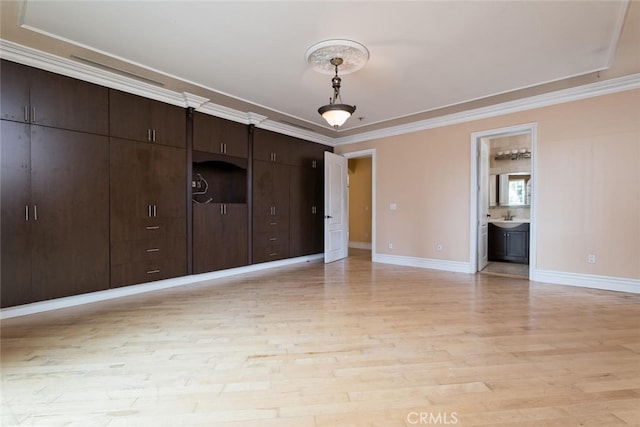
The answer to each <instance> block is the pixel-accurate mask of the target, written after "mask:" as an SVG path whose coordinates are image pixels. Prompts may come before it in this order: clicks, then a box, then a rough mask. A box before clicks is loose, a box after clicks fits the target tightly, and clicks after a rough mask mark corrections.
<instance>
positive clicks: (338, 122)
mask: <svg viewBox="0 0 640 427" xmlns="http://www.w3.org/2000/svg"><path fill="white" fill-rule="evenodd" d="M330 62H331V65H333V66H334V67H336V75H335V76H334V77H333V78H332V79H331V86H333V98H329V103H328V104H327V105H323V106H322V107H320V108H318V113H320V115H321V116H322V117H323V118H324V119H325V120H326V121H327V123H329V125H331V126H333V127H334V128H335V129H338V128H339V127H340V126H342V125H343V124H344V122H346V121H347V119H348V118H349V117H351V115H352V114H353V112H354V111H356V106H355V105H348V104H343V103H342V98H341V97H340V82H341V81H342V79H341V78H340V77H338V66H340V65H342V62H343V61H342V58H331V61H330ZM338 101H340V102H338Z"/></svg>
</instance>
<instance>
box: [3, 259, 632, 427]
mask: <svg viewBox="0 0 640 427" xmlns="http://www.w3.org/2000/svg"><path fill="white" fill-rule="evenodd" d="M353 252H357V253H358V255H357V256H350V257H349V258H348V259H347V260H343V261H338V262H335V263H332V264H329V265H326V266H325V265H324V264H322V263H320V262H310V263H305V264H301V265H296V266H288V267H283V268H279V269H276V270H271V271H263V272H257V273H250V274H246V275H242V276H237V277H234V278H227V279H220V280H215V281H211V282H207V283H201V284H196V285H191V286H186V287H181V288H172V289H167V290H164V291H157V292H153V293H147V294H140V295H135V296H131V297H125V298H121V299H118V300H111V301H105V302H100V303H95V304H90V305H86V306H82V307H74V308H68V309H63V310H57V311H53V312H48V313H41V314H36V315H31V316H25V317H19V318H13V319H8V320H5V321H3V322H2V342H1V344H2V349H1V356H2V359H1V368H2V389H1V391H2V418H1V419H0V422H1V424H2V425H3V426H12V425H25V426H31V425H35V426H50V425H75V426H83V427H86V426H109V427H112V426H220V427H231V426H234V427H238V426H243V427H244V426H251V427H256V426H258V427H261V426H262V427H273V426H278V427H307V426H313V427H321V426H323V427H324V426H331V427H337V426H343V427H346V426H358V427H360V426H362V427H364V426H367V427H369V426H384V427H394V426H403V427H407V426H421V425H422V426H423V425H460V426H518V427H522V426H525V427H526V426H562V427H565V426H598V427H601V426H628V425H640V295H632V294H625V293H616V292H608V291H597V290H590V289H582V288H572V287H563V286H555V285H544V284H536V283H531V282H529V281H527V280H522V279H512V278H508V277H497V276H490V275H481V274H478V275H468V274H458V273H448V272H439V271H433V270H426V269H418V268H408V267H399V266H393V265H385V264H372V263H371V262H370V261H369V260H368V258H367V253H366V252H363V251H353Z"/></svg>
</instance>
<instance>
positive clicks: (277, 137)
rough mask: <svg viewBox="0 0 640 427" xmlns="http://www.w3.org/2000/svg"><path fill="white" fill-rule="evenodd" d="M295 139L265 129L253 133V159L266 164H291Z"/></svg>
mask: <svg viewBox="0 0 640 427" xmlns="http://www.w3.org/2000/svg"><path fill="white" fill-rule="evenodd" d="M295 149H296V147H295V145H294V143H293V138H291V137H289V136H287V135H282V134H279V133H276V132H271V131H268V130H264V129H254V131H253V158H254V159H255V160H262V161H265V162H274V163H282V164H290V163H291V156H292V150H295Z"/></svg>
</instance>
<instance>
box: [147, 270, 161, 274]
mask: <svg viewBox="0 0 640 427" xmlns="http://www.w3.org/2000/svg"><path fill="white" fill-rule="evenodd" d="M156 273H160V270H149V271H147V274H156Z"/></svg>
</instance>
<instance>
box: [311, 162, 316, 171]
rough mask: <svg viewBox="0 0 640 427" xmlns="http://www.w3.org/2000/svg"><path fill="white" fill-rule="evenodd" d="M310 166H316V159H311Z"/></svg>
mask: <svg viewBox="0 0 640 427" xmlns="http://www.w3.org/2000/svg"><path fill="white" fill-rule="evenodd" d="M311 167H312V168H313V169H315V168H316V167H317V164H316V161H315V160H312V161H311Z"/></svg>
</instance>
